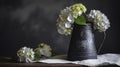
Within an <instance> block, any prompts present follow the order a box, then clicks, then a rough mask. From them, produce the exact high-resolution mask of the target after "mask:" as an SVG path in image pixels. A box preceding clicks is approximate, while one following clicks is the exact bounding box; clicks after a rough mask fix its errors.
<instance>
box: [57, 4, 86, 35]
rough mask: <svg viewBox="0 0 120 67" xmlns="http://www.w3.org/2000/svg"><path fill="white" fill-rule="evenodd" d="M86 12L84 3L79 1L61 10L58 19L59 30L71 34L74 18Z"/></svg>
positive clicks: (61, 32)
mask: <svg viewBox="0 0 120 67" xmlns="http://www.w3.org/2000/svg"><path fill="white" fill-rule="evenodd" d="M85 12H86V8H85V6H84V5H83V4H81V3H78V4H74V5H72V6H70V7H66V8H65V9H63V10H61V12H60V15H59V17H58V19H57V22H58V23H57V30H58V32H59V33H60V34H64V35H70V34H71V31H72V29H73V25H72V24H73V23H74V19H76V18H77V17H78V16H81V15H82V13H85Z"/></svg>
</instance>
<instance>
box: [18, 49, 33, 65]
mask: <svg viewBox="0 0 120 67" xmlns="http://www.w3.org/2000/svg"><path fill="white" fill-rule="evenodd" d="M17 56H18V57H19V61H20V62H27V63H28V62H31V61H33V60H34V52H33V49H31V48H27V47H23V48H21V49H20V50H18V52H17Z"/></svg>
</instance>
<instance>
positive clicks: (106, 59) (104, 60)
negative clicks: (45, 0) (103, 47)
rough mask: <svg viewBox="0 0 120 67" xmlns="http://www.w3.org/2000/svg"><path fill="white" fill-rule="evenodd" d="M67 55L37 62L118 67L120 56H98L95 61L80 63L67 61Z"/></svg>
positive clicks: (88, 60)
mask: <svg viewBox="0 0 120 67" xmlns="http://www.w3.org/2000/svg"><path fill="white" fill-rule="evenodd" d="M66 56H67V55H59V56H55V57H52V58H50V59H44V60H39V61H38V62H43V63H73V64H81V65H87V66H101V65H108V64H114V65H118V66H120V54H112V53H107V54H102V55H98V56H97V57H98V58H97V59H87V60H82V61H68V60H66Z"/></svg>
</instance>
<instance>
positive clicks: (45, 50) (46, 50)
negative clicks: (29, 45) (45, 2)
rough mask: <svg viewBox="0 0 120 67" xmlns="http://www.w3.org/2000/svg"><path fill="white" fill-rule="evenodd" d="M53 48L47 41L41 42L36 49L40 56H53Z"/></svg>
mask: <svg viewBox="0 0 120 67" xmlns="http://www.w3.org/2000/svg"><path fill="white" fill-rule="evenodd" d="M51 51H52V49H51V47H50V46H49V45H47V44H45V43H41V44H40V45H39V47H38V48H36V49H35V53H36V54H38V55H39V56H40V57H41V56H45V57H51V56H52V52H51Z"/></svg>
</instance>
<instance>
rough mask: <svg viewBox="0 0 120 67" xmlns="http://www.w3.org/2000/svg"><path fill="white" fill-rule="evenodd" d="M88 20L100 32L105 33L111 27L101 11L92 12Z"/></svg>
mask: <svg viewBox="0 0 120 67" xmlns="http://www.w3.org/2000/svg"><path fill="white" fill-rule="evenodd" d="M88 20H89V21H90V22H93V24H94V28H95V29H97V30H98V31H99V32H105V31H106V30H107V29H108V28H109V27H110V22H109V20H108V18H107V16H106V15H105V14H103V13H102V12H101V11H99V10H91V11H90V13H89V14H88Z"/></svg>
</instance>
